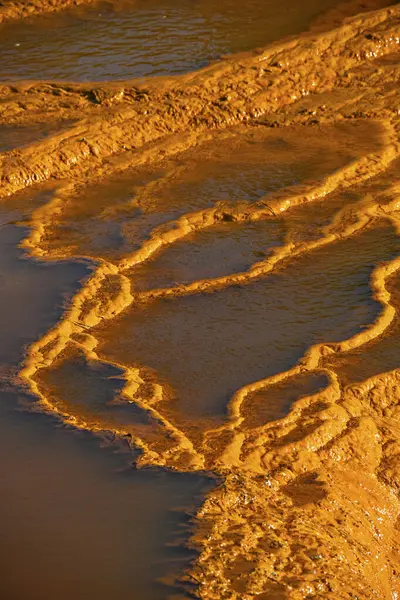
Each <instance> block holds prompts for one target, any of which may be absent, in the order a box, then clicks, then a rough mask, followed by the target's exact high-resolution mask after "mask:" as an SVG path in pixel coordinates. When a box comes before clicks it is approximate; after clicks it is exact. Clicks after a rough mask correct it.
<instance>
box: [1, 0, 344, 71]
mask: <svg viewBox="0 0 400 600" xmlns="http://www.w3.org/2000/svg"><path fill="white" fill-rule="evenodd" d="M336 4H337V0H319V1H317V0H304V1H303V2H302V3H301V4H299V3H298V2H294V1H293V0H281V2H280V3H279V5H277V4H276V2H274V1H273V0H249V1H247V2H246V4H245V5H243V3H239V2H238V1H237V0H221V2H220V3H219V4H218V5H216V4H215V3H214V2H211V0H195V1H192V0H178V1H176V0H147V1H145V0H136V1H135V2H125V3H123V5H122V7H121V9H120V10H118V4H117V5H116V8H115V7H114V8H113V7H112V6H110V5H109V4H108V3H99V4H97V5H95V6H92V7H87V8H78V9H75V10H68V11H64V12H63V13H60V14H58V15H48V16H42V17H34V18H31V19H27V20H25V21H24V22H22V23H13V24H8V25H6V26H2V30H1V42H0V54H1V57H2V63H1V66H0V78H1V79H3V80H18V79H45V80H55V79H58V80H71V81H88V80H92V81H93V80H99V81H105V80H109V79H128V78H132V77H143V76H148V75H168V74H179V73H184V72H188V71H192V70H194V69H198V68H200V67H202V66H205V65H207V64H208V63H209V62H210V61H212V60H215V59H217V58H219V57H220V56H221V55H224V54H227V53H231V52H240V51H243V50H251V49H252V48H255V47H257V46H262V45H265V44H268V43H269V42H272V41H275V40H278V39H281V38H282V37H284V36H287V35H291V34H296V33H300V32H301V31H304V30H305V29H307V27H308V25H309V23H310V22H311V20H312V19H313V18H315V17H316V16H317V15H319V14H321V13H322V12H323V11H324V10H326V9H328V8H331V7H333V6H335V5H336Z"/></svg>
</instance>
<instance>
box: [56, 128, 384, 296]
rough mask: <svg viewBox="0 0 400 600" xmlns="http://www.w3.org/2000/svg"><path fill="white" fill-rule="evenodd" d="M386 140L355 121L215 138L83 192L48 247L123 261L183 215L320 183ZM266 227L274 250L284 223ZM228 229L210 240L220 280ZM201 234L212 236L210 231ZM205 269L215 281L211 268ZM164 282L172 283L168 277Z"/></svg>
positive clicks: (229, 249) (229, 244) (257, 246)
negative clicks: (155, 165) (215, 251)
mask: <svg viewBox="0 0 400 600" xmlns="http://www.w3.org/2000/svg"><path fill="white" fill-rule="evenodd" d="M326 140H329V141H326ZM382 141H383V140H382V129H381V128H380V126H379V125H378V124H375V123H369V124H368V125H365V124H364V123H361V122H357V121H355V122H353V123H350V124H348V123H346V124H343V123H341V124H338V125H336V126H334V127H331V126H323V125H322V126H321V127H318V128H315V129H311V130H308V131H305V130H304V128H301V127H293V128H288V130H282V131H281V130H279V131H277V132H275V131H274V130H271V129H269V128H266V127H263V126H258V127H256V126H253V127H239V128H235V129H232V130H230V131H228V132H224V133H216V134H215V135H214V136H213V137H212V139H211V140H210V141H206V142H204V143H202V144H199V145H198V146H197V147H196V150H195V152H193V151H192V150H190V151H188V152H183V153H182V154H181V155H180V156H179V160H178V161H175V160H170V161H163V163H162V165H160V167H159V168H157V169H146V168H142V169H136V170H127V172H126V173H124V174H123V176H118V177H111V178H109V179H108V180H104V181H102V183H101V184H100V185H93V186H90V187H86V188H85V189H84V190H83V192H81V193H79V194H78V196H77V198H74V199H73V200H72V201H70V202H69V203H68V204H67V206H66V207H65V208H64V210H63V219H62V220H61V221H60V222H59V223H55V224H54V229H53V234H52V236H51V238H50V239H49V240H48V244H49V247H50V248H52V249H55V250H56V249H58V248H61V249H62V251H63V252H65V251H66V249H67V248H70V249H71V250H70V251H71V253H72V254H75V255H76V254H83V255H88V256H93V257H98V256H102V257H104V258H105V257H107V258H112V259H115V258H119V257H121V256H125V255H126V254H127V253H129V252H131V251H132V250H133V249H135V248H139V247H140V245H141V244H142V243H143V241H144V240H145V239H146V238H148V236H149V235H150V234H151V233H152V231H153V230H154V229H155V228H157V227H159V226H163V225H164V224H167V226H168V223H169V222H171V221H173V220H174V219H177V218H179V217H180V216H182V215H184V214H186V213H190V212H195V211H198V210H201V209H205V208H210V207H213V206H222V207H224V206H227V207H232V206H234V205H235V204H236V203H238V202H245V203H251V202H255V201H258V200H262V199H263V198H264V197H266V196H267V195H268V194H269V193H271V192H276V191H278V190H281V189H285V188H288V187H290V186H294V187H295V186H298V185H300V184H307V183H308V184H309V183H310V182H313V183H314V184H315V183H316V182H318V181H322V180H323V178H324V177H326V176H328V175H332V174H334V173H335V172H336V171H337V170H338V169H340V168H341V167H344V166H346V165H349V164H351V163H352V162H353V161H354V160H356V159H357V158H358V157H359V156H360V155H362V154H363V153H364V152H374V151H376V150H378V149H379V148H380V147H381V144H382ZM249 227H250V229H251V230H252V232H253V234H254V235H253V236H252V235H249V238H248V239H249V240H253V241H252V242H251V243H254V248H253V250H250V253H251V252H263V251H265V244H263V243H262V242H261V238H262V235H263V234H262V231H263V229H262V227H261V229H260V226H259V225H257V224H250V225H249ZM267 227H269V228H270V231H271V234H272V238H273V240H275V241H273V240H272V239H271V240H270V242H267V244H269V243H271V245H273V243H275V242H277V241H278V238H279V236H281V234H280V233H278V229H279V227H280V225H278V224H277V223H274V224H271V225H268V226H267ZM303 229H304V227H303ZM217 230H218V228H217ZM224 231H226V229H225V230H224V229H223V228H222V229H221V230H220V234H218V235H216V236H214V237H215V241H212V242H211V239H210V243H211V244H218V245H219V246H221V253H220V255H219V258H218V261H220V262H219V266H217V267H215V268H214V272H215V274H217V273H218V272H220V273H221V274H223V271H224V269H225V268H228V267H227V266H224V263H225V262H226V261H228V262H229V261H235V258H234V253H235V245H236V242H235V239H236V236H235V234H234V231H235V227H233V228H231V230H230V233H232V239H231V241H229V239H228V238H229V236H230V233H227V234H225V233H224ZM200 235H206V236H208V237H210V238H211V237H213V235H212V233H211V234H210V235H209V234H208V233H203V234H200ZM223 237H225V238H226V239H225V241H224V240H223V239H222V238H223ZM191 248H192V250H190V249H189V247H188V246H187V247H186V246H185V250H184V252H185V253H186V252H192V251H193V252H194V253H196V244H194V245H193V246H192V247H191ZM180 249H181V244H177V246H176V248H175V247H173V248H171V250H170V251H171V252H173V253H177V254H178V253H179V252H180V251H181V250H180ZM228 254H229V256H228ZM255 257H256V254H253V255H252V258H250V255H249V256H248V258H247V259H246V260H244V261H241V260H240V259H236V260H239V263H238V264H237V265H236V268H239V269H240V264H241V265H242V267H245V265H248V266H249V264H251V262H255V260H254V258H255ZM204 260H207V258H206V257H205V258H204ZM177 262H179V259H177ZM203 262H204V261H203ZM213 262H214V263H215V260H214V261H213ZM208 264H209V265H210V261H208ZM165 266H166V265H165ZM192 267H193V269H192ZM192 267H191V266H188V268H189V269H192V274H191V275H188V274H186V276H185V278H186V279H190V278H191V279H196V278H199V276H200V277H201V273H200V271H199V272H197V268H196V265H195V264H193V265H192ZM144 268H145V269H146V268H147V267H146V265H145V266H144ZM152 268H154V269H155V270H158V271H159V270H160V269H161V270H163V269H164V266H163V265H161V264H160V267H158V266H157V265H154V263H153V264H152ZM208 269H209V272H210V276H211V273H212V272H213V271H212V269H213V267H211V266H209V267H208ZM140 271H141V269H140V270H139V272H140ZM204 274H205V273H204ZM154 276H155V272H154ZM164 276H165V277H167V271H165V272H164ZM138 280H139V273H138ZM135 281H136V280H135ZM155 285H157V284H155Z"/></svg>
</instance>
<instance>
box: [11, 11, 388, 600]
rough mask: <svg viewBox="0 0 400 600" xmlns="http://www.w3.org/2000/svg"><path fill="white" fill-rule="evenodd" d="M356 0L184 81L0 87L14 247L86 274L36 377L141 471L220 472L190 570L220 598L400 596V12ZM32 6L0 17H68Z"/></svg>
mask: <svg viewBox="0 0 400 600" xmlns="http://www.w3.org/2000/svg"><path fill="white" fill-rule="evenodd" d="M64 4H65V6H70V5H72V4H74V3H72V2H68V1H66V2H65V3H64ZM75 4H76V5H79V4H81V5H83V4H85V2H75ZM86 4H90V2H87V3H86ZM117 4H118V3H117ZM139 4H140V3H139ZM333 4H334V3H332V6H329V7H328V6H326V7H325V8H329V9H330V10H328V11H326V12H324V14H319V15H317V14H311V13H310V19H311V17H318V18H316V19H315V20H314V21H313V22H312V23H310V24H309V25H310V30H309V31H308V32H307V33H302V34H297V35H296V36H292V37H290V38H285V39H279V41H277V40H275V41H274V43H273V44H271V45H269V46H265V44H266V43H267V42H268V41H270V40H266V41H265V42H262V44H263V45H264V47H262V48H258V49H254V48H255V46H256V45H257V44H259V42H258V39H257V36H255V37H254V39H253V40H252V45H250V46H249V45H247V46H246V47H240V48H237V47H236V48H235V47H233V46H229V47H228V48H227V50H228V51H235V50H244V49H246V50H251V51H249V52H247V53H242V54H240V55H237V54H234V55H230V56H228V57H225V58H223V59H221V60H218V61H215V62H211V64H209V65H208V66H206V67H204V68H200V67H201V66H202V62H201V60H202V59H200V62H199V63H198V64H192V63H190V65H189V66H187V65H186V66H185V65H183V67H182V70H183V71H189V72H187V73H186V74H184V75H182V76H174V75H170V74H168V75H167V74H166V71H168V69H169V73H171V72H172V73H173V72H174V68H172V67H168V68H167V69H166V71H165V72H164V71H163V74H164V75H165V76H164V77H162V78H157V77H152V78H149V79H147V80H143V79H140V80H139V79H135V80H133V79H128V76H127V74H126V73H127V72H126V71H124V72H123V75H122V77H125V80H123V81H113V82H102V83H101V82H97V83H95V84H94V83H87V82H86V83H85V82H83V80H86V81H88V80H89V79H91V80H92V81H93V80H95V79H96V78H97V77H96V76H93V77H91V78H89V77H87V76H86V75H85V74H84V69H83V70H82V73H83V75H82V77H76V78H75V79H80V80H81V83H76V82H75V83H61V82H55V81H53V82H50V81H48V82H44V81H35V82H32V81H31V82H28V81H20V82H13V83H10V82H8V83H7V82H6V81H5V78H3V80H4V83H2V84H1V85H0V136H1V131H2V129H1V127H8V128H10V127H14V128H15V133H14V134H13V135H14V138H13V137H12V136H11V141H7V136H5V138H4V139H5V142H4V143H3V145H2V147H1V148H2V150H1V152H2V153H1V154H0V174H1V190H0V195H1V198H2V202H3V204H4V209H5V210H7V211H8V212H9V214H12V215H13V216H12V218H11V217H10V219H9V220H7V219H6V218H5V221H4V227H5V229H4V232H5V235H7V234H9V235H11V236H15V235H17V234H16V233H15V231H16V229H15V221H16V222H17V224H18V225H19V226H21V225H24V227H25V228H26V229H25V230H19V231H21V232H22V233H21V242H20V247H21V250H23V251H24V252H25V254H26V259H25V260H26V261H27V262H26V264H31V261H33V260H35V261H36V263H35V264H37V265H38V268H39V265H40V269H48V271H49V278H51V276H50V271H51V269H55V270H57V268H58V267H59V266H60V265H62V266H63V268H65V269H66V271H64V273H65V277H67V276H68V277H69V276H70V275H71V276H73V270H74V269H75V268H78V269H82V270H83V272H82V274H81V273H80V274H77V275H76V277H75V280H74V281H75V283H74V284H71V285H72V287H73V286H74V285H75V286H76V287H75V291H74V295H73V296H72V297H71V289H72V288H71V289H70V288H68V294H67V296H66V297H65V299H64V304H62V303H59V304H58V306H59V307H61V309H59V312H58V313H57V314H56V312H57V311H56V312H55V313H54V319H53V320H52V322H49V323H48V328H46V330H45V327H42V326H41V325H40V322H39V321H38V323H36V326H37V337H36V338H35V339H32V336H31V334H30V333H29V330H28V325H29V318H28V319H27V323H28V324H27V331H28V333H27V334H26V341H25V343H29V344H30V345H29V346H28V347H26V349H25V352H24V355H23V359H22V362H21V364H20V365H19V372H18V376H17V379H18V381H19V382H20V384H21V385H22V386H24V387H25V391H26V392H29V393H30V395H31V397H32V400H31V404H32V405H33V406H35V408H36V409H40V410H42V411H43V412H47V413H50V415H51V417H52V418H53V419H59V421H60V422H61V423H62V424H63V427H71V428H72V429H78V430H81V431H86V432H93V433H95V434H96V435H98V436H100V438H101V439H105V438H104V436H105V437H106V438H107V439H114V440H115V441H118V440H119V443H125V444H126V446H127V447H129V448H130V449H133V450H134V452H135V464H136V466H137V467H145V466H146V467H153V468H154V467H157V468H159V469H167V470H174V471H177V472H179V473H180V474H181V475H180V476H181V477H182V476H183V475H182V473H186V474H188V473H197V475H198V476H199V477H202V476H203V474H204V472H207V473H209V474H212V475H213V476H214V477H217V478H218V481H219V483H218V485H216V486H215V487H213V488H212V489H211V491H208V493H207V496H206V498H205V500H204V502H203V504H202V506H201V508H200V509H198V510H197V516H196V521H195V528H194V529H193V530H192V537H191V540H190V545H192V546H193V547H195V548H196V549H197V551H198V552H199V554H198V555H197V557H195V558H194V559H193V561H192V563H191V565H190V566H187V564H185V566H184V567H183V568H182V572H181V575H180V576H178V579H179V580H180V583H181V584H182V585H183V586H186V588H184V589H186V592H185V593H189V592H188V589H190V590H191V591H190V593H191V594H192V595H194V596H195V597H199V598H202V599H204V600H217V599H218V600H219V599H229V600H239V599H240V600H250V599H255V598H257V600H267V599H268V600H275V599H276V600H278V599H284V598H288V599H293V600H305V599H309V598H321V599H322V598H324V599H325V598H332V599H335V600H336V599H341V598H343V599H345V598H346V599H348V598H353V599H355V598H358V599H359V600H361V599H363V600H370V599H374V598H376V599H377V600H378V599H379V600H394V599H395V598H397V596H398V595H399V594H400V564H399V558H398V556H399V554H398V551H399V547H398V522H399V521H398V518H399V514H400V502H399V495H398V494H399V487H400V446H399V442H398V439H399V434H400V427H399V417H400V408H399V406H400V404H399V401H400V391H399V390H400V388H399V372H400V371H399V369H398V361H397V347H398V331H399V320H398V309H399V290H398V270H399V268H400V257H399V235H400V194H399V192H400V184H399V174H400V166H399V165H400V145H399V141H398V136H399V128H400V116H399V114H400V112H399V111H400V109H399V107H400V103H399V100H400V96H399V85H398V78H399V65H400V54H399V52H398V50H399V40H400V8H399V7H398V6H397V5H394V6H392V7H388V8H385V7H384V5H385V4H386V3H384V2H379V3H373V2H371V3H368V2H367V3H364V4H363V5H361V4H360V3H359V2H349V3H344V4H342V5H335V6H333ZM200 5H202V4H201V3H200ZM151 6H152V5H151ZM29 7H30V8H29V10H28V4H26V5H24V6H23V5H21V4H19V3H16V2H13V1H9V2H4V3H3V6H2V7H1V10H0V15H1V16H0V19H1V20H2V21H4V23H3V25H2V27H4V28H7V27H15V28H16V29H15V31H17V28H18V27H21V31H23V28H24V27H25V26H27V25H26V24H27V23H28V21H27V22H26V23H25V24H24V23H23V22H22V21H18V19H22V18H24V17H25V16H26V15H27V14H28V12H29V13H30V14H34V13H41V12H43V13H45V12H52V11H53V9H54V10H55V9H56V8H59V5H58V6H57V5H56V3H54V2H51V1H48V2H46V1H45V0H43V2H39V0H35V1H34V2H31V3H29ZM92 8H93V7H92ZM115 8H116V5H115V6H114V9H113V11H114V10H115ZM119 8H120V9H121V10H123V7H122V5H121V6H119ZM374 9H378V10H374ZM96 10H97V8H96ZM105 10H111V8H110V7H107V8H105ZM124 10H125V9H124ZM127 10H128V9H127ZM137 10H138V13H137V14H136V13H135V11H134V7H132V5H131V6H130V7H129V11H133V12H131V13H130V14H131V15H132V14H133V15H136V16H137V15H139V12H140V6H138V9H137ZM79 11H82V12H79V15H80V16H78V13H76V14H75V17H73V18H76V19H81V18H84V17H83V15H85V14H88V13H86V12H85V10H83V9H82V7H81V8H80V9H79ZM362 11H364V12H362ZM320 12H323V11H320ZM358 13H359V14H358ZM71 14H72V13H71ZM113 14H114V12H113ZM123 14H124V13H123V12H122V13H119V12H118V11H117V12H116V13H115V15H118V18H121V15H123ZM344 17H347V19H346V20H345V21H343V18H344ZM35 18H36V17H35ZM38 18H39V17H38ZM40 18H42V17H40ZM46 18H47V17H46ZM51 18H56V19H60V21H59V22H63V19H64V18H65V19H70V18H72V17H71V15H69V16H68V17H67V16H63V15H62V14H61V15H60V14H59V15H58V16H57V17H54V16H53V17H51ZM115 18H117V17H115ZM135 18H136V17H135ZM13 19H14V23H12V20H13ZM8 22H9V24H7V23H8ZM32 23H33V21H32ZM242 25H243V23H241V26H242ZM228 29H229V27H228ZM300 29H304V27H303V26H301V27H300ZM4 30H5V31H7V29H4ZM8 31H10V32H11V31H12V29H9V30H8ZM36 33H38V32H35V35H36ZM287 33H295V31H290V32H289V31H288V32H287ZM10 35H11V34H10ZM10 39H11V38H10ZM253 42H254V43H253ZM260 43H261V42H260ZM175 45H176V44H175V42H174V46H175ZM228 45H229V44H228ZM209 58H213V57H212V56H211V57H208V58H207V59H206V60H205V62H207V63H208V61H209ZM174 60H175V59H174ZM179 60H180V59H179V58H178V59H177V61H178V63H179ZM21 64H22V66H24V63H23V61H22V62H21ZM179 64H181V63H179ZM152 65H153V63H152ZM150 66H151V65H150ZM153 66H154V65H153ZM153 66H151V68H153ZM194 69H198V70H196V71H194ZM150 72H151V73H155V74H156V73H157V65H156V66H155V67H154V70H153V71H151V69H150V71H146V73H150ZM21 73H25V75H24V74H23V75H22V77H29V76H30V75H29V73H28V72H27V71H25V72H24V71H23V70H21ZM131 73H132V76H135V74H139V75H140V73H137V72H136V71H135V70H134V69H133V70H132V71H131ZM104 77H106V78H111V77H113V74H112V73H111V72H106V73H105V75H104ZM8 78H9V77H8V75H7V79H8ZM35 78H36V79H40V78H37V77H35ZM54 78H55V79H58V78H59V75H57V74H55V75H54ZM102 78H103V77H102V76H101V75H99V79H102ZM16 79H18V77H16ZM43 124H46V128H48V129H46V130H45V133H43V131H44V130H43ZM3 131H5V129H3ZM20 132H28V133H27V135H26V136H25V133H20ZM29 132H31V133H29ZM32 132H33V133H32ZM1 139H3V138H0V143H2V142H1ZM13 211H14V212H13ZM11 221H13V222H12V223H11ZM7 228H8V229H7ZM10 232H11V233H10ZM22 238H23V239H22ZM4 239H6V238H4ZM17 243H18V237H17V238H16V239H15V240H14V241H13V244H14V246H15V245H16V244H17ZM13 248H14V247H13ZM9 252H11V254H12V252H15V248H14V249H11V250H10V249H9ZM0 266H1V263H0ZM68 269H70V270H71V273H70V274H69V272H68ZM90 269H91V270H90ZM8 277H11V275H8V274H7V272H5V279H6V280H7V278H8ZM79 279H80V284H79V285H78V284H77V280H79ZM68 281H69V279H68ZM24 282H25V283H24V285H27V286H28V284H29V279H24ZM53 283H54V286H55V287H56V285H55V284H56V281H54V282H53ZM5 285H7V283H5ZM32 285H33V284H32ZM28 287H29V286H28ZM33 292H35V290H33ZM27 293H28V292H27ZM34 298H35V293H33V294H32V299H33V300H32V302H34ZM32 314H33V313H32ZM32 318H33V317H32ZM39 325H40V326H39ZM7 327H9V328H10V331H11V332H12V330H13V327H14V326H13V324H12V320H11V321H10V325H8V324H7V323H6V324H5V325H4V328H5V331H6V332H7ZM7 335H9V334H8V333H7ZM10 339H12V336H11V333H10ZM15 344H16V345H15V348H16V350H15V357H16V359H15V362H18V361H19V360H20V359H19V355H20V353H21V346H22V345H21V344H18V343H17V342H15ZM6 370H7V369H6ZM12 375H14V379H13V381H14V382H15V379H16V375H15V369H14V370H13V371H12V372H11V371H10V373H8V375H7V373H6V375H5V378H7V377H8V379H9V380H11V379H12ZM6 376H7V377H6ZM25 403H26V400H25ZM85 435H86V434H85ZM130 451H131V450H130ZM136 453H137V455H136ZM93 485H96V483H94V484H93ZM196 485H198V484H196ZM150 487H151V486H150ZM189 489H190V485H189V487H188V490H189ZM130 493H131V492H130ZM141 493H144V492H141ZM118 494H122V492H121V489H119V490H118ZM118 497H119V496H118ZM171 497H173V493H172V496H171ZM127 498H128V499H129V498H130V496H129V493H128V495H127ZM124 501H125V502H127V501H128V500H126V499H125V500H124ZM172 502H173V500H172ZM132 510H133V511H134V510H135V509H134V508H133V509H132ZM105 535H107V532H106V533H105ZM133 556H134V551H132V557H133ZM133 560H134V558H133ZM174 569H175V566H173V568H171V572H172V571H173V570H174ZM169 581H171V580H169ZM175 583H176V578H175ZM126 589H128V587H127V588H126ZM154 597H155V596H154Z"/></svg>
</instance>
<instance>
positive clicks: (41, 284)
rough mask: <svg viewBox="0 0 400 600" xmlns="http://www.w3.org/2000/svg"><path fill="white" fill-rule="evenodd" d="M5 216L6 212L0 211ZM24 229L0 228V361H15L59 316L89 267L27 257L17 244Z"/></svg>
mask: <svg viewBox="0 0 400 600" xmlns="http://www.w3.org/2000/svg"><path fill="white" fill-rule="evenodd" d="M2 216H3V217H4V218H5V219H7V215H2ZM26 234H27V230H25V229H22V228H20V227H16V226H15V225H5V226H4V227H2V228H1V229H0V283H1V294H0V362H1V363H2V364H3V365H4V364H8V365H16V364H18V362H19V361H20V360H21V359H22V356H23V353H24V348H25V346H26V345H27V344H30V343H33V342H35V341H36V340H37V339H39V338H40V336H41V335H43V334H44V333H46V331H47V330H48V329H49V327H51V326H52V325H54V324H55V323H56V322H57V321H58V319H59V318H60V317H61V315H62V313H63V310H64V309H65V307H66V306H67V304H68V301H69V300H70V299H71V298H72V296H73V295H74V294H75V292H76V291H77V290H78V289H79V288H80V286H81V284H82V283H83V281H84V279H85V278H87V277H88V276H89V274H90V271H89V268H88V267H87V266H85V265H83V264H80V263H76V262H75V263H73V262H62V263H57V262H47V263H45V262H41V261H36V260H32V259H29V258H27V257H26V256H25V255H24V251H23V250H22V249H20V248H18V244H19V243H20V242H21V241H22V239H23V238H24V237H25V236H26Z"/></svg>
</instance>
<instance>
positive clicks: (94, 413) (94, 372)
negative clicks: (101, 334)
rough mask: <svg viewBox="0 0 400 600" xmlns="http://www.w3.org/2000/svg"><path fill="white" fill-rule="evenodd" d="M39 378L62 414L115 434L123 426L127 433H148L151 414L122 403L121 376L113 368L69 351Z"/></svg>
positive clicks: (118, 371)
mask: <svg viewBox="0 0 400 600" xmlns="http://www.w3.org/2000/svg"><path fill="white" fill-rule="evenodd" d="M39 377H40V380H41V381H43V382H44V383H45V385H46V386H47V387H48V388H49V389H50V397H51V399H52V402H53V403H54V405H55V406H56V407H57V408H58V409H59V410H61V411H63V412H66V413H68V414H72V415H75V416H79V417H80V418H82V419H84V420H85V422H87V423H89V424H90V425H92V426H99V424H100V425H101V427H103V428H104V429H110V430H113V429H114V428H117V429H118V428H120V427H121V425H123V427H124V428H125V430H126V431H129V430H130V429H132V428H134V431H135V432H136V434H137V433H138V431H139V430H140V429H141V430H145V429H149V426H150V418H149V416H148V414H147V413H146V412H145V411H144V410H141V409H140V408H139V407H137V406H136V405H135V404H130V403H127V402H125V401H123V400H122V398H121V390H122V388H123V386H124V380H123V379H122V372H121V371H120V370H119V369H117V368H116V367H114V366H113V365H108V364H104V363H101V362H96V361H88V360H86V359H85V357H84V356H83V355H82V354H81V353H80V352H79V351H69V352H68V356H67V357H64V358H63V360H62V361H61V362H60V363H59V364H57V365H56V366H55V367H53V368H52V369H51V370H49V371H45V372H44V373H40V374H39ZM138 426H139V427H138Z"/></svg>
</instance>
